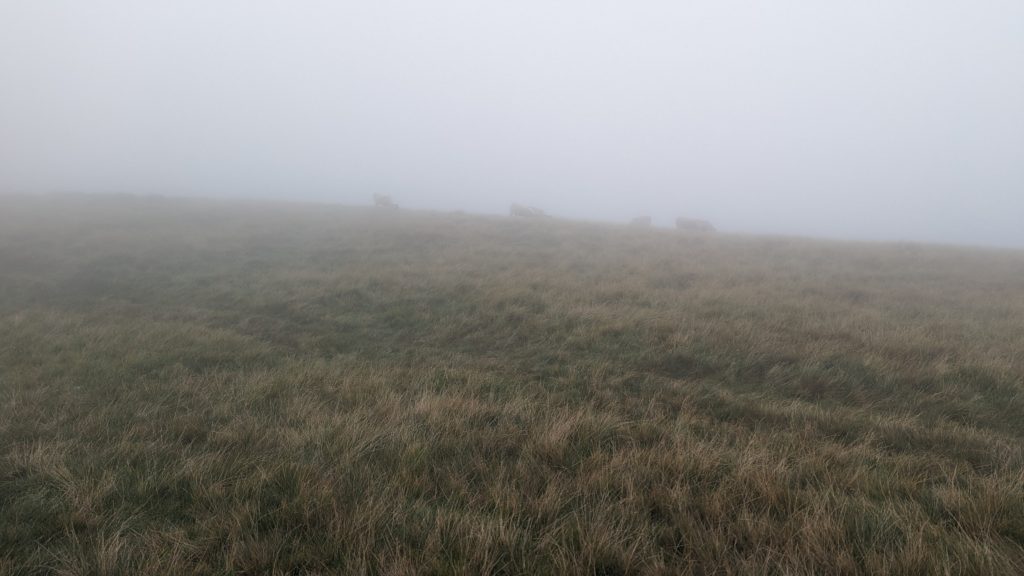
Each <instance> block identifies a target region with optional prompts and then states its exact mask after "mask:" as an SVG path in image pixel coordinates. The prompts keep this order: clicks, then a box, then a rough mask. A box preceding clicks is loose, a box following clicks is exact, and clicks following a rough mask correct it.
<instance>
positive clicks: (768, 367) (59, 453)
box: [0, 196, 1024, 575]
mask: <svg viewBox="0 0 1024 576" xmlns="http://www.w3.org/2000/svg"><path fill="white" fill-rule="evenodd" d="M1022 351H1024V253H1021V252H1013V251H986V250H976V249H961V248H952V247H931V246H919V245H909V244H902V245H894V244H855V243H837V242H820V241H810V240H797V239H785V238H747V237H738V236H728V235H689V234H682V233H677V232H675V231H671V230H646V229H635V228H629V227H617V226H610V225H597V224H582V223H569V222H558V221H553V220H552V221H548V220H544V221H530V220H513V219H507V218H485V217H474V216H464V215H447V214H432V213H409V212H404V211H398V212H392V211H385V212H378V211H374V210H372V209H357V208H338V207H329V206H304V205H289V204H259V203H228V202H213V201H199V200H171V199H156V198H148V199H147V198H133V197H74V196H68V197H59V196H54V197H41V198H29V197H8V198H0V518H2V519H3V521H2V522H0V574H48V573H63V574H86V573H88V574H117V573H123V574H135V573H149V574H226V573H248V574H264V573H266V574H271V573H273V574H333V573H354V574H360V573H381V574H420V573H424V574H425V573H433V574H484V573H503V574H709V573H714V574H808V575H809V574H825V573H828V574H879V573H899V574H930V573H946V574H1011V573H1021V571H1024V442H1022V440H1024V353H1022Z"/></svg>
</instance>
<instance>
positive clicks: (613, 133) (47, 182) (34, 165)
mask: <svg viewBox="0 0 1024 576" xmlns="http://www.w3.org/2000/svg"><path fill="white" fill-rule="evenodd" d="M0 190H2V191H3V192H30V193H31V192H47V191H82V192H135V193H141V194H151V193H160V194H169V195H175V194H180V195H189V196H216V197H259V198H289V199H292V198H293V199H301V200H316V201H329V202H336V203H345V204H353V203H363V204H365V203H367V202H368V201H369V198H370V196H371V194H372V193H374V192H380V193H386V194H391V195H392V196H393V197H394V198H395V199H396V200H397V201H398V202H399V203H400V204H401V205H402V206H403V207H412V208H430V209H439V210H465V211H469V212H482V213H501V212H505V211H507V208H508V205H509V204H510V203H512V202H518V203H524V204H532V205H537V206H540V207H542V208H544V209H545V210H547V211H548V212H549V213H552V214H555V215H559V216H564V217H570V218H581V219H593V220H609V221H624V220H628V219H629V218H631V217H633V216H637V215H642V214H650V215H653V216H654V218H655V221H656V222H657V223H660V224H662V225H666V224H668V223H669V222H670V221H671V220H672V219H673V218H674V217H675V216H677V215H685V216H690V217H695V218H705V219H708V220H711V221H712V222H714V223H715V225H716V226H718V227H719V228H720V229H723V230H729V231H738V232H751V233H784V234H797V235H812V236H826V237H836V238H863V239H881V240H898V239H902V240H916V241H940V242H951V243H968V244H987V245H1003V246H1018V247H1024V226H1022V225H1021V221H1022V217H1024V2H1020V0H977V1H973V2H966V1H963V0H961V1H957V2H953V1H944V0H895V1H884V2H883V1H868V2H821V1H815V0H804V1H792V0H776V1H773V2H757V1H753V0H749V1H737V0H726V1H715V2H685V1H668V0H665V1H637V2H626V1H616V2H609V1H604V2H602V1H595V0H563V1H547V2H538V1H532V0H523V1H517V2H512V1H497V2H487V1H481V0H476V1H471V0H460V1H445V0H442V1H438V2H412V1H408V2H398V1H388V0H373V1H367V2H355V1H349V2H337V1H335V2H328V1H312V0H306V1H301V2H295V1H292V2H286V1H284V0H280V1H270V0H202V1H200V0H146V1H145V2H139V1H129V0H121V1H111V0H91V1H89V2H83V1H81V0H60V1H58V0H25V1H20V2H19V1H16V0H6V1H4V2H0Z"/></svg>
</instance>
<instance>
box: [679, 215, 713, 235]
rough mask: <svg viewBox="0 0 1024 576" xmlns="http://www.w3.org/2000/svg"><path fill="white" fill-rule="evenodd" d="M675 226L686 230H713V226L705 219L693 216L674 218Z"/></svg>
mask: <svg viewBox="0 0 1024 576" xmlns="http://www.w3.org/2000/svg"><path fill="white" fill-rule="evenodd" d="M676 228H678V229H680V230H684V231H686V232H714V231H715V227H714V226H712V225H711V222H708V221H707V220H694V219H693V218H676Z"/></svg>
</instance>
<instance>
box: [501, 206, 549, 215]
mask: <svg viewBox="0 0 1024 576" xmlns="http://www.w3.org/2000/svg"><path fill="white" fill-rule="evenodd" d="M509 215H510V216H521V217H523V218H541V217H543V216H546V214H544V211H543V210H541V209H540V208H535V207H533V206H523V205H521V204H513V205H512V207H511V208H510V209H509Z"/></svg>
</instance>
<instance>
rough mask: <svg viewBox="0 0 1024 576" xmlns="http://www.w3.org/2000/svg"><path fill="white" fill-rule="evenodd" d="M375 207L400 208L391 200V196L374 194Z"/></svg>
mask: <svg viewBox="0 0 1024 576" xmlns="http://www.w3.org/2000/svg"><path fill="white" fill-rule="evenodd" d="M373 204H374V206H377V207H380V208H398V204H395V202H394V201H393V200H392V199H391V196H388V195H386V194H374V195H373Z"/></svg>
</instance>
